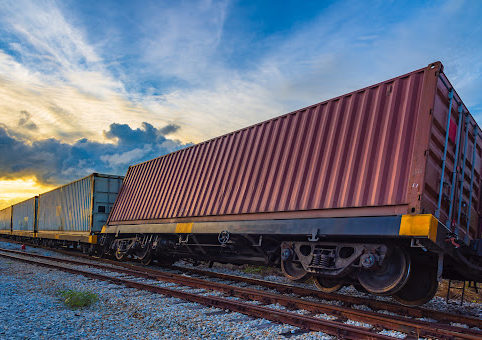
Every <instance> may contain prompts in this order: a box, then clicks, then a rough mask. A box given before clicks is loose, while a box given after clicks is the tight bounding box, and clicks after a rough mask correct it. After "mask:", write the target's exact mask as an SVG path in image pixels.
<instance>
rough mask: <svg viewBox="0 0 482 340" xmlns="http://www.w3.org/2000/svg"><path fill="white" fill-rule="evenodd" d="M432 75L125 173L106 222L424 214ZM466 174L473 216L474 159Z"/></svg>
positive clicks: (438, 125)
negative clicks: (352, 213) (348, 213)
mask: <svg viewBox="0 0 482 340" xmlns="http://www.w3.org/2000/svg"><path fill="white" fill-rule="evenodd" d="M442 72H443V67H442V65H441V63H434V64H431V65H429V66H428V67H426V68H423V69H420V70H416V71H414V72H411V73H409V74H406V75H403V76H400V77H397V78H394V79H391V80H388V81H385V82H382V83H379V84H376V85H373V86H370V87H367V88H364V89H361V90H358V91H355V92H352V93H349V94H346V95H343V96H340V97H337V98H334V99H331V100H328V101H325V102H322V103H319V104H316V105H313V106H310V107H307V108H304V109H301V110H298V111H295V112H292V113H289V114H286V115H283V116H280V117H277V118H274V119H271V120H268V121H265V122H262V123H259V124H256V125H254V126H250V127H247V128H245V129H242V130H238V131H235V132H232V133H229V134H227V135H224V136H220V137H218V138H214V139H211V140H208V141H206V142H203V143H200V144H197V145H194V146H192V147H189V148H186V149H183V150H180V151H177V152H174V153H171V154H168V155H165V156H162V157H159V158H156V159H153V160H151V161H148V162H145V163H141V164H138V165H135V166H131V167H130V168H129V170H128V172H127V175H126V178H125V181H124V185H123V188H122V190H121V192H120V194H119V197H118V199H117V202H116V204H115V206H114V208H113V211H112V213H111V215H110V217H109V222H108V223H109V224H111V225H113V224H122V223H128V222H129V223H132V222H135V221H162V220H166V221H167V220H169V221H181V222H186V221H190V220H196V219H200V218H202V219H203V220H213V221H215V220H219V219H223V220H224V219H226V218H229V216H232V218H231V219H233V220H236V219H238V220H242V219H246V218H249V216H258V217H259V218H263V217H262V216H266V217H265V218H287V216H289V217H290V218H293V217H296V216H297V214H298V215H299V216H300V217H301V216H307V215H309V216H311V217H316V216H327V215H328V216H344V212H343V211H344V210H345V209H348V208H350V211H353V209H359V210H358V211H359V214H360V216H362V215H365V216H366V215H370V214H371V213H373V214H375V215H380V214H382V215H383V214H387V215H388V214H394V213H397V214H398V213H399V214H402V213H421V212H424V213H434V211H435V209H436V200H437V194H438V184H437V183H439V181H440V174H441V160H440V159H441V154H442V153H443V148H444V138H445V121H446V112H447V111H448V103H447V99H445V98H447V93H446V92H447V91H446V90H445V86H444V84H443V82H442V80H440V79H439V75H440V76H441V77H443V79H444V80H445V81H446V82H447V83H448V80H447V79H446V77H445V75H444V74H443V73H442ZM452 111H453V112H452V116H453V117H457V106H456V105H455V106H454V107H453V110H452ZM432 117H433V118H432ZM432 121H433V122H432ZM471 121H472V122H473V124H476V123H475V120H473V118H472V117H471ZM455 123H457V121H455ZM469 135H470V134H469ZM469 140H472V144H473V136H472V137H469ZM479 140H480V139H479ZM450 143H451V144H450V145H449V150H448V159H449V161H448V163H447V165H446V166H447V169H446V172H445V173H446V176H447V180H448V177H449V175H448V174H449V173H451V171H452V170H451V169H450V167H451V166H452V167H453V158H454V150H455V146H454V143H453V142H452V141H451V142H450ZM469 144H470V143H469ZM477 147H478V148H479V149H480V143H477ZM468 149H469V150H470V145H469V148H468ZM427 150H428V151H427ZM481 150H482V149H481ZM450 157H452V158H451V159H450ZM469 158H470V157H467V166H466V174H465V176H466V177H467V176H469V177H468V179H467V178H466V179H465V180H466V181H468V182H470V169H471V167H472V165H471V164H469V163H470V161H471V160H470V159H469ZM459 164H460V162H459ZM475 173H476V181H475V182H474V183H475V186H474V195H473V197H474V198H473V203H472V207H473V210H474V211H473V214H475V215H476V216H478V211H479V200H478V198H479V197H480V192H479V188H480V180H481V178H480V151H479V152H477V164H476V169H475ZM437 176H438V178H437ZM467 187H468V184H467V185H466V187H465V189H464V195H463V197H464V199H466V200H468V191H469V190H468V188H467ZM465 191H467V192H465ZM434 195H435V196H434ZM434 202H435V206H434ZM447 211H448V206H447V204H443V206H442V212H443V214H442V216H443V217H444V218H446V217H447ZM254 214H256V215H254ZM477 218H478V217H477ZM474 228H475V227H474Z"/></svg>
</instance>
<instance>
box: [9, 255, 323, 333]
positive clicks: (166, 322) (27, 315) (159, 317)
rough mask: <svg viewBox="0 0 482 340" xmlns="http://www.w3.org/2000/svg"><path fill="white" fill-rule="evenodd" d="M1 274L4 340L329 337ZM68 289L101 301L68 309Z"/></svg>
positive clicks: (164, 300)
mask: <svg viewBox="0 0 482 340" xmlns="http://www.w3.org/2000/svg"><path fill="white" fill-rule="evenodd" d="M0 273H1V274H0V339H29V338H35V339H38V338H40V339H51V338H59V339H64V338H69V339H111V338H116V339H165V338H176V339H179V338H184V339H187V338H189V339H201V338H202V339H206V338H208V339H219V338H231V339H234V338H236V339H238V338H241V339H252V338H271V339H278V338H285V335H282V334H283V333H284V334H289V335H291V334H293V336H290V338H292V339H321V338H325V339H326V338H330V337H327V336H326V335H325V334H323V333H319V332H310V333H303V334H299V335H296V331H297V329H296V328H295V327H293V326H289V325H279V324H275V323H272V322H270V321H268V320H264V319H253V318H250V317H248V316H245V315H242V314H239V313H231V312H226V311H223V310H220V309H218V308H209V307H205V306H202V305H198V304H195V303H189V302H186V301H183V300H180V299H176V298H169V297H164V296H162V295H159V294H153V293H149V292H143V291H138V290H136V289H130V288H125V287H122V286H117V285H113V284H110V283H106V282H102V281H96V280H91V279H87V278H85V277H82V276H78V275H73V274H69V273H65V272H60V271H57V270H53V269H48V268H42V267H37V266H34V265H30V264H25V263H21V262H18V261H14V260H9V259H5V258H0ZM69 289H71V290H76V291H90V292H94V293H96V294H98V296H99V301H98V302H96V303H95V304H94V305H92V306H90V307H88V308H84V309H69V308H68V307H67V306H65V305H64V303H63V301H62V298H61V297H60V292H61V291H65V290H69ZM292 332H293V333H292Z"/></svg>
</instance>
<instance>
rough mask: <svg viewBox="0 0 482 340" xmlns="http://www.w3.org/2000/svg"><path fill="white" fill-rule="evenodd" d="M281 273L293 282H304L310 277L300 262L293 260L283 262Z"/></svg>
mask: <svg viewBox="0 0 482 340" xmlns="http://www.w3.org/2000/svg"><path fill="white" fill-rule="evenodd" d="M281 271H282V272H283V274H284V275H285V276H286V277H287V278H288V279H290V280H293V281H304V280H306V278H307V277H308V275H309V273H308V272H307V271H306V270H305V269H304V268H303V266H302V265H301V263H300V262H295V261H293V260H291V259H289V260H285V261H283V260H282V261H281Z"/></svg>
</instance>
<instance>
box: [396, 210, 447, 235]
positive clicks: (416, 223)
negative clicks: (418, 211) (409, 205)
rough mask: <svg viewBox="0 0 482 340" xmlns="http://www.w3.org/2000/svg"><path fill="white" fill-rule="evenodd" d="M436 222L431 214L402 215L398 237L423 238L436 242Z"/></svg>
mask: <svg viewBox="0 0 482 340" xmlns="http://www.w3.org/2000/svg"><path fill="white" fill-rule="evenodd" d="M437 226H438V220H437V219H436V218H435V217H434V216H433V215H431V214H423V215H402V221H401V223H400V233H399V234H400V235H403V236H425V237H428V238H429V239H430V240H432V241H433V242H435V241H436V240H437Z"/></svg>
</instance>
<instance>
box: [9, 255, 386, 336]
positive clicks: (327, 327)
mask: <svg viewBox="0 0 482 340" xmlns="http://www.w3.org/2000/svg"><path fill="white" fill-rule="evenodd" d="M26 254H28V253H26ZM0 257H4V258H8V259H11V260H18V261H22V262H25V263H29V264H32V265H37V266H42V267H46V268H52V269H56V270H60V271H64V272H67V273H71V274H75V275H82V276H85V277H89V278H92V279H96V280H101V281H106V282H111V283H114V284H117V285H124V286H126V287H129V288H135V289H139V290H145V291H150V292H152V293H156V294H162V295H166V296H171V297H175V298H179V299H182V300H185V301H189V302H194V303H199V304H202V305H206V306H213V307H218V308H222V309H229V310H231V311H234V312H238V313H242V314H246V315H249V316H254V317H257V318H262V319H266V320H270V321H274V322H279V323H285V324H289V325H292V326H296V327H299V328H301V329H307V330H311V331H321V332H324V333H327V334H330V335H334V336H337V337H339V338H344V339H393V337H389V336H385V335H382V334H378V333H375V332H373V331H369V330H366V329H363V328H360V327H356V326H350V325H346V324H344V323H342V322H337V321H329V320H324V319H318V318H315V317H311V316H306V315H300V314H296V313H292V312H288V311H286V310H276V309H273V308H268V307H264V306H258V305H253V304H250V303H247V302H241V301H236V300H229V299H225V298H221V297H217V296H204V295H198V294H195V293H189V292H185V291H179V290H173V289H169V288H165V287H159V286H155V285H151V284H146V283H141V282H136V281H132V280H127V279H123V278H117V277H112V276H107V275H101V274H97V273H92V272H88V271H84V270H79V269H73V268H68V267H64V266H59V265H54V264H51V263H45V262H41V261H33V260H29V259H26V258H23V257H19V256H14V255H8V254H0Z"/></svg>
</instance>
